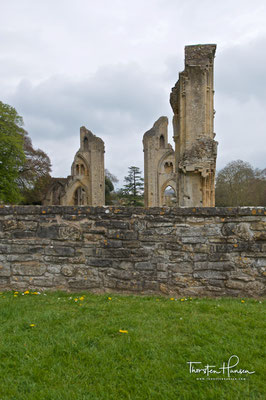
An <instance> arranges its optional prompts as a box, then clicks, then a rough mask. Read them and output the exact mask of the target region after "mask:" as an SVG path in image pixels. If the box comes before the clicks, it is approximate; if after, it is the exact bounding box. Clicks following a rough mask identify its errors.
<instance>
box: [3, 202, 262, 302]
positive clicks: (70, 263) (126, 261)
mask: <svg viewBox="0 0 266 400" xmlns="http://www.w3.org/2000/svg"><path fill="white" fill-rule="evenodd" d="M265 226H266V209H265V208H149V209H143V208H125V207H123V208H114V207H85V206H83V207H64V206H50V207H41V206H15V207H12V206H10V207H8V206H0V287H1V289H18V290H24V289H34V290H48V289H50V290H54V289H64V290H69V291H80V290H86V289H87V290H90V291H94V292H109V291H110V292H111V291H113V292H124V293H138V294H140V293H142V294H149V293H156V294H165V295H176V296H254V297H258V296H263V295H265V278H266V276H265V275H266V272H265V271H266V230H265Z"/></svg>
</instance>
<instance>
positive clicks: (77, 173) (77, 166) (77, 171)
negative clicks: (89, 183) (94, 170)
mask: <svg viewBox="0 0 266 400" xmlns="http://www.w3.org/2000/svg"><path fill="white" fill-rule="evenodd" d="M76 175H79V164H77V165H76Z"/></svg>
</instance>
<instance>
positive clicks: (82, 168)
mask: <svg viewBox="0 0 266 400" xmlns="http://www.w3.org/2000/svg"><path fill="white" fill-rule="evenodd" d="M80 170H81V171H80V175H85V167H84V165H83V164H81V166H80Z"/></svg>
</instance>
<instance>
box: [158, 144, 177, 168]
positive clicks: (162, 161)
mask: <svg viewBox="0 0 266 400" xmlns="http://www.w3.org/2000/svg"><path fill="white" fill-rule="evenodd" d="M169 157H173V161H174V150H173V149H170V150H169V151H167V153H165V154H164V155H163V156H162V157H161V159H160V161H159V163H158V171H159V172H165V171H164V162H165V161H166V160H167V158H169ZM171 162H172V161H171ZM173 166H174V165H173ZM173 172H175V171H174V169H173Z"/></svg>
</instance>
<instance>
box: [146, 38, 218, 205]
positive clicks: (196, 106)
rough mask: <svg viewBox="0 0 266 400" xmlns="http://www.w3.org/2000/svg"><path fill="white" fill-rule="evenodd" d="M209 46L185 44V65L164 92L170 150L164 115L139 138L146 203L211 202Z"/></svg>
mask: <svg viewBox="0 0 266 400" xmlns="http://www.w3.org/2000/svg"><path fill="white" fill-rule="evenodd" d="M215 50H216V45H214V44H207V45H195V46H186V47H185V69H184V71H183V72H181V73H180V74H179V80H178V81H177V83H176V84H175V86H174V87H173V89H172V92H171V95H170V104H171V107H172V109H173V112H174V117H173V129H174V142H175V151H174V150H173V149H172V147H171V145H170V144H168V135H167V125H168V121H167V118H166V117H161V118H159V120H158V121H156V122H155V124H154V126H153V128H152V129H151V130H149V131H148V132H146V133H145V134H144V136H143V150H144V184H145V194H144V199H145V206H146V207H154V206H164V205H172V206H181V207H182V206H186V207H214V206H215V190H214V189H215V188H214V178H215V169H216V156H217V142H216V141H215V140H214V137H215V133H214V131H213V119H214V107H213V95H214V90H213V62H214V56H215ZM167 189H168V193H167ZM169 192H170V196H169Z"/></svg>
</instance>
